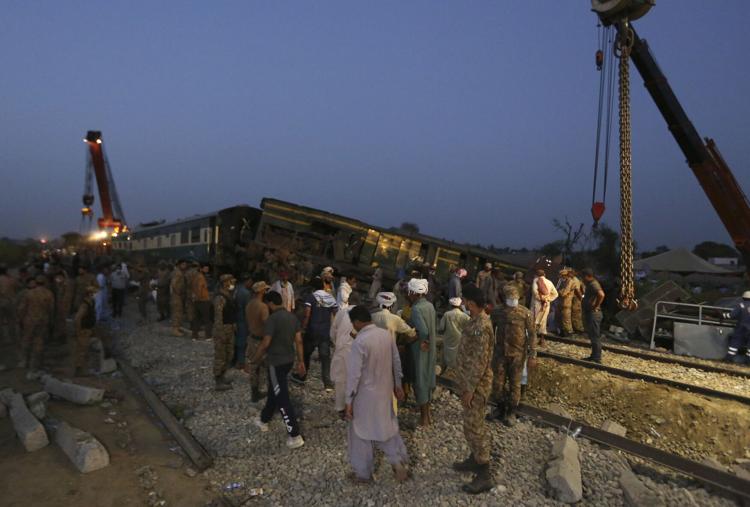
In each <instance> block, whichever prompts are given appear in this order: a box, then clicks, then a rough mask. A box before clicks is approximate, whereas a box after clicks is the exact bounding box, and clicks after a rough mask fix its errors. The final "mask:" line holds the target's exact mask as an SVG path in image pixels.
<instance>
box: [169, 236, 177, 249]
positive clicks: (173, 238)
mask: <svg viewBox="0 0 750 507" xmlns="http://www.w3.org/2000/svg"><path fill="white" fill-rule="evenodd" d="M176 245H177V234H170V235H169V246H176Z"/></svg>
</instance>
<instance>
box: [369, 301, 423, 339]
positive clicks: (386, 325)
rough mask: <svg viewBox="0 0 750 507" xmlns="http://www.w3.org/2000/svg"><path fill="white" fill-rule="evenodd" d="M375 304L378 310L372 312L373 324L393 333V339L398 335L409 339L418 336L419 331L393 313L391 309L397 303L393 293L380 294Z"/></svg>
mask: <svg viewBox="0 0 750 507" xmlns="http://www.w3.org/2000/svg"><path fill="white" fill-rule="evenodd" d="M375 303H377V305H378V308H377V309H376V310H373V312H372V323H373V324H375V325H376V326H378V327H380V328H382V329H387V330H388V331H389V332H390V333H391V338H393V339H394V340H395V339H396V335H399V334H404V335H407V336H409V337H413V336H416V335H417V331H416V330H415V329H414V328H412V327H410V326H409V324H407V323H406V321H405V320H404V319H402V318H401V317H399V316H398V315H395V314H393V313H391V308H392V307H393V305H394V303H396V295H395V294H394V293H393V292H379V293H378V295H377V297H376V298H375Z"/></svg>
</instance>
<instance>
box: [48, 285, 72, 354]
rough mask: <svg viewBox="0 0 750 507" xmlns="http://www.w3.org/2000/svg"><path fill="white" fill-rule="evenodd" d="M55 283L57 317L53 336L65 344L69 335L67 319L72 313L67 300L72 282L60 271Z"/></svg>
mask: <svg viewBox="0 0 750 507" xmlns="http://www.w3.org/2000/svg"><path fill="white" fill-rule="evenodd" d="M54 281H55V284H54V287H53V288H54V291H53V292H54V295H55V317H54V324H53V331H52V336H53V337H54V339H55V340H56V341H57V342H59V343H65V338H66V334H67V333H66V328H65V327H66V326H65V319H67V318H68V314H69V313H70V301H69V300H68V299H67V296H68V294H69V293H70V289H69V288H68V286H69V285H70V281H69V280H68V277H67V276H66V275H65V272H63V271H62V270H58V271H57V272H56V273H55V278H54Z"/></svg>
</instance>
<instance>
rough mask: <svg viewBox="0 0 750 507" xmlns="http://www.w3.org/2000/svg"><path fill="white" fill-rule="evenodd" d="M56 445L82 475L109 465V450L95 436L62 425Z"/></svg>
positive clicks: (58, 431)
mask: <svg viewBox="0 0 750 507" xmlns="http://www.w3.org/2000/svg"><path fill="white" fill-rule="evenodd" d="M55 443H57V445H58V446H60V449H62V450H63V452H64V453H65V454H66V455H67V456H68V458H70V461H71V462H73V465H75V467H76V468H77V469H78V471H79V472H81V473H84V474H85V473H88V472H93V471H95V470H99V469H100V468H104V467H106V466H107V465H109V453H108V452H107V449H105V448H104V446H103V445H102V444H101V442H99V441H98V440H97V439H96V438H95V437H94V436H93V435H91V434H90V433H86V432H85V431H83V430H79V429H78V428H74V427H73V426H71V425H69V424H68V423H66V422H63V423H60V425H59V426H58V428H57V431H56V432H55Z"/></svg>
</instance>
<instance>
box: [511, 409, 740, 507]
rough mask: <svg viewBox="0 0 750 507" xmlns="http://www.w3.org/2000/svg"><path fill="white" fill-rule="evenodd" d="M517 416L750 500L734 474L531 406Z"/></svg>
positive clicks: (521, 410) (520, 410)
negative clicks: (569, 433) (570, 431)
mask: <svg viewBox="0 0 750 507" xmlns="http://www.w3.org/2000/svg"><path fill="white" fill-rule="evenodd" d="M518 412H519V413H520V414H523V415H525V416H527V417H529V418H531V419H532V420H533V421H537V422H541V423H543V424H546V425H548V426H555V427H558V428H560V427H562V428H568V429H572V430H574V431H577V430H578V428H581V430H580V433H579V436H583V437H586V438H588V439H589V440H592V441H594V442H597V443H599V444H602V445H606V446H607V447H611V448H614V449H619V450H620V451H623V452H625V453H628V454H632V455H633V456H638V457H639V458H642V459H645V460H648V461H651V462H653V463H657V464H659V465H662V466H665V467H667V468H671V469H672V470H675V471H677V472H680V473H682V474H685V475H687V476H689V477H692V478H694V479H696V480H698V481H700V482H702V483H704V484H708V485H710V486H711V487H714V488H716V489H720V490H722V491H724V492H725V493H729V494H731V495H737V496H740V497H742V498H745V499H750V481H748V480H745V479H742V478H740V477H738V476H736V475H734V474H730V473H728V472H725V471H723V470H719V469H717V468H713V467H710V466H707V465H704V464H702V463H698V462H697V461H693V460H690V459H687V458H683V457H682V456H678V455H676V454H671V453H669V452H666V451H662V450H661V449H658V448H656V447H653V446H650V445H646V444H642V443H640V442H636V441H635V440H630V439H628V438H625V437H621V436H619V435H615V434H614V433H609V432H608V431H604V430H601V429H599V428H595V427H593V426H589V425H587V424H584V423H581V422H578V421H575V420H573V419H568V418H567V417H562V416H559V415H556V414H553V413H551V412H547V411H546V410H542V409H540V408H536V407H532V406H530V405H525V404H522V405H521V406H519V407H518Z"/></svg>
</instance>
